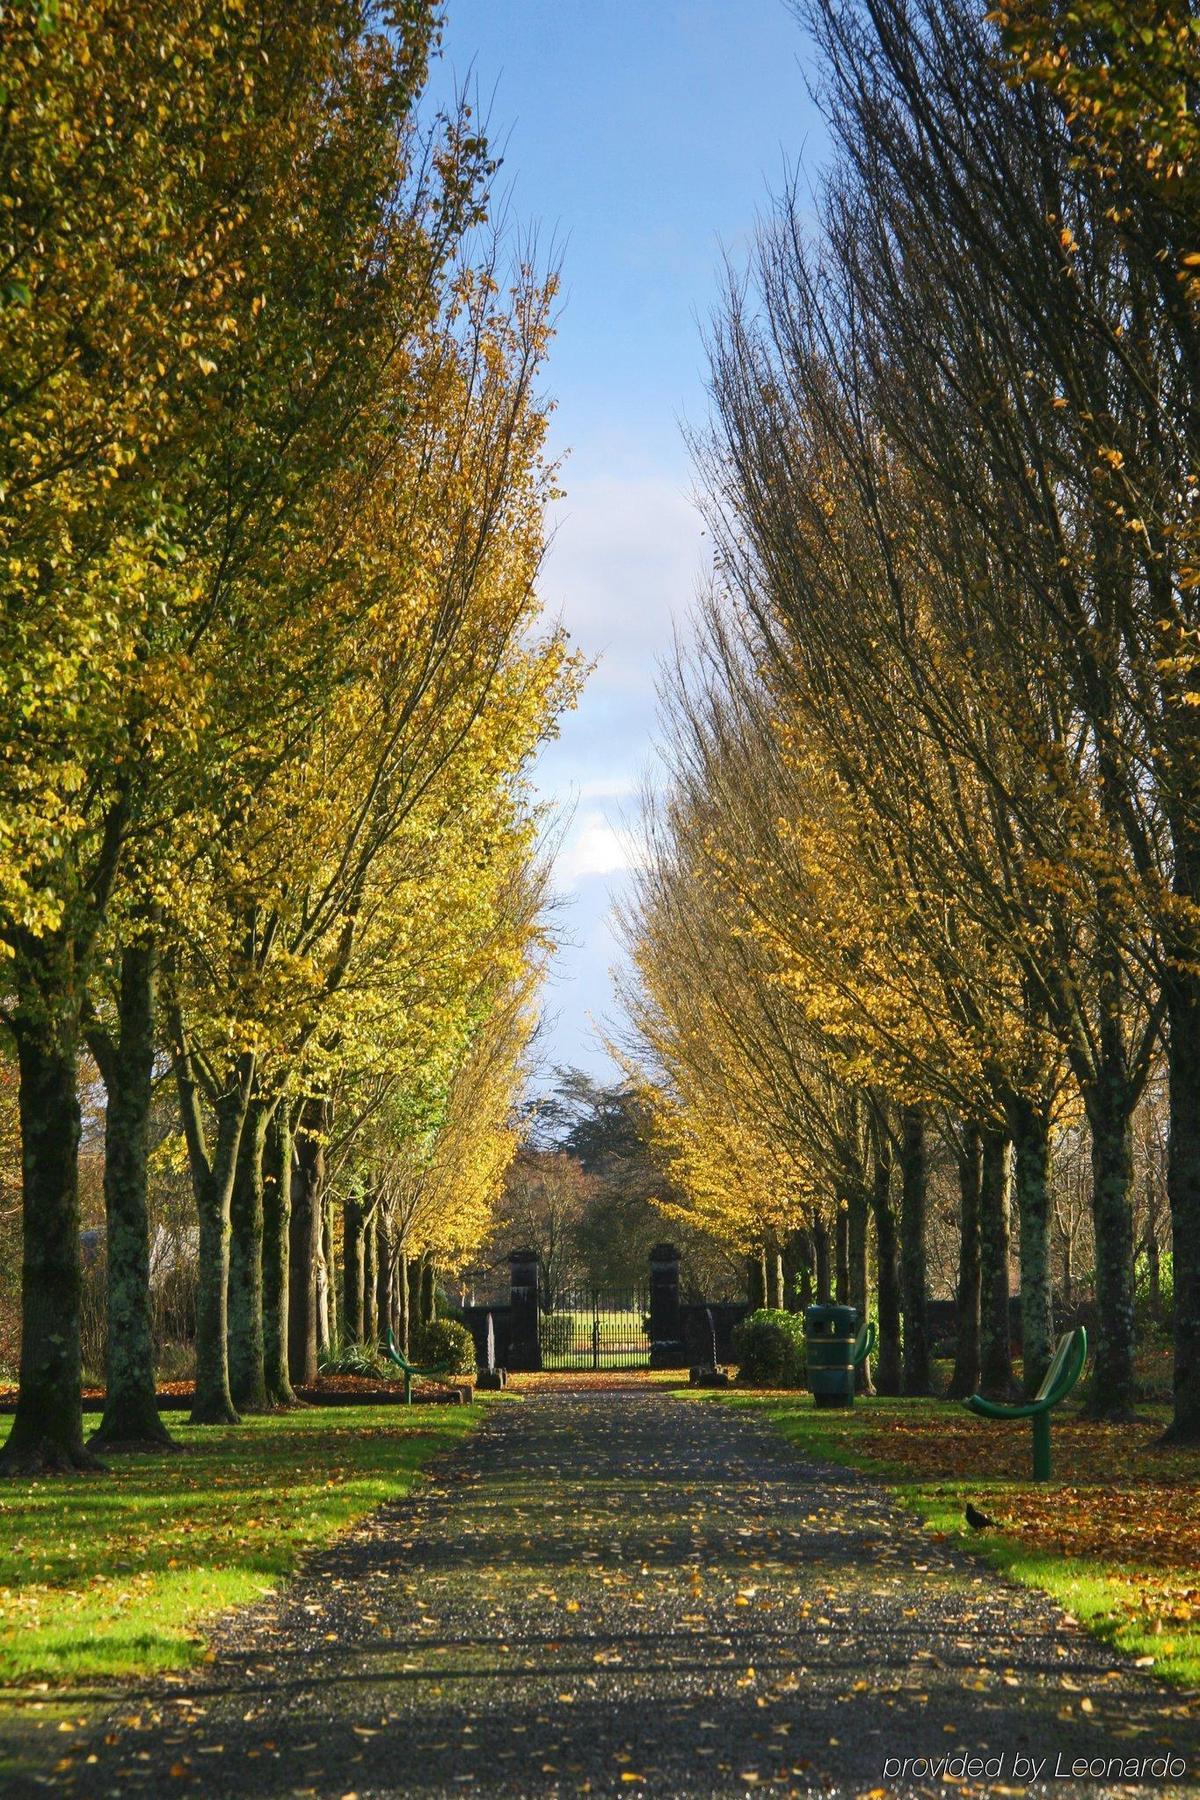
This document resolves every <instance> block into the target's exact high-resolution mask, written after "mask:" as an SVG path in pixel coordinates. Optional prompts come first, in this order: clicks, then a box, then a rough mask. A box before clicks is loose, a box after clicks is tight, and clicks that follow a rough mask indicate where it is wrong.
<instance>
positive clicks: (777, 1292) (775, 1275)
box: [766, 1240, 783, 1312]
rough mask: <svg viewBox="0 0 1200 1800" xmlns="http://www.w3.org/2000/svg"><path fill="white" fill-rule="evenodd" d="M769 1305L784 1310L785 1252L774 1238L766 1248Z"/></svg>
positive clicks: (777, 1309) (776, 1309)
mask: <svg viewBox="0 0 1200 1800" xmlns="http://www.w3.org/2000/svg"><path fill="white" fill-rule="evenodd" d="M766 1265H767V1305H768V1306H770V1307H773V1308H774V1310H775V1311H776V1312H782V1311H783V1254H782V1252H781V1251H780V1248H779V1245H778V1244H777V1243H775V1242H774V1241H773V1240H772V1242H771V1243H769V1244H768V1245H767V1249H766Z"/></svg>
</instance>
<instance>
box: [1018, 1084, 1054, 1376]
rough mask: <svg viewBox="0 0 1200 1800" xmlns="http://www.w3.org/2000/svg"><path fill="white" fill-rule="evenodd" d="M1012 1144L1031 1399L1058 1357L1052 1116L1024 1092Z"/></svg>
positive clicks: (1023, 1347)
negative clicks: (1052, 1259) (1052, 1219)
mask: <svg viewBox="0 0 1200 1800" xmlns="http://www.w3.org/2000/svg"><path fill="white" fill-rule="evenodd" d="M1008 1120H1009V1128H1010V1130H1011V1132H1012V1141H1013V1192H1014V1195H1015V1197H1016V1203H1017V1242H1018V1246H1019V1257H1020V1265H1021V1362H1022V1379H1023V1385H1024V1389H1025V1394H1026V1397H1027V1398H1032V1396H1033V1395H1034V1394H1036V1393H1037V1391H1038V1389H1039V1388H1040V1387H1041V1385H1042V1380H1043V1377H1044V1376H1045V1373H1046V1370H1047V1369H1048V1368H1049V1367H1050V1360H1051V1358H1052V1356H1053V1355H1054V1303H1053V1299H1054V1297H1053V1290H1052V1286H1051V1279H1050V1118H1049V1114H1048V1111H1047V1109H1046V1108H1045V1107H1043V1106H1039V1105H1036V1104H1035V1103H1034V1102H1033V1101H1032V1100H1030V1099H1029V1098H1028V1097H1027V1096H1026V1095H1024V1094H1015V1095H1013V1097H1012V1099H1011V1100H1010V1102H1009V1106H1008Z"/></svg>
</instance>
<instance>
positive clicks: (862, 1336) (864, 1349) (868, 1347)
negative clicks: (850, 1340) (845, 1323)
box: [850, 1319, 879, 1369]
mask: <svg viewBox="0 0 1200 1800" xmlns="http://www.w3.org/2000/svg"><path fill="white" fill-rule="evenodd" d="M878 1342H879V1332H878V1330H877V1328H876V1325H875V1321H874V1319H866V1320H864V1321H863V1323H862V1324H861V1325H860V1326H859V1328H858V1336H857V1337H856V1338H855V1340H854V1349H853V1350H852V1351H851V1352H850V1361H851V1364H852V1365H853V1367H854V1368H856V1369H861V1368H862V1366H863V1364H864V1363H865V1362H866V1360H867V1358H868V1356H874V1354H875V1346H876V1344H877V1343H878Z"/></svg>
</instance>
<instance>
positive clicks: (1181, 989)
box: [1167, 954, 1200, 1444]
mask: <svg viewBox="0 0 1200 1800" xmlns="http://www.w3.org/2000/svg"><path fill="white" fill-rule="evenodd" d="M1194 966H1195V956H1194V954H1193V955H1192V956H1191V957H1190V958H1189V959H1188V962H1187V964H1186V966H1185V967H1181V968H1179V969H1177V970H1175V971H1173V972H1172V975H1171V977H1170V980H1169V984H1168V987H1167V996H1168V1003H1169V1016H1170V1043H1169V1045H1168V1052H1167V1094H1168V1104H1169V1107H1170V1128H1169V1135H1168V1140H1167V1199H1168V1201H1169V1203H1170V1208H1171V1253H1172V1259H1173V1275H1174V1283H1175V1320H1174V1326H1173V1331H1174V1344H1175V1381H1174V1390H1175V1405H1174V1411H1173V1415H1172V1419H1171V1424H1170V1426H1169V1428H1168V1430H1167V1438H1168V1439H1169V1441H1170V1442H1172V1443H1176V1444H1200V977H1197V976H1196V975H1195V974H1192V973H1190V970H1191V969H1192V968H1194Z"/></svg>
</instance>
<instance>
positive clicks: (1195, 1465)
mask: <svg viewBox="0 0 1200 1800" xmlns="http://www.w3.org/2000/svg"><path fill="white" fill-rule="evenodd" d="M715 1397H717V1398H719V1399H720V1400H721V1402H722V1403H723V1404H726V1405H732V1406H736V1407H748V1408H752V1409H754V1410H757V1411H760V1412H762V1413H765V1415H766V1416H767V1418H769V1420H770V1421H771V1423H772V1425H774V1426H775V1427H776V1428H777V1429H778V1430H779V1431H781V1432H782V1433H783V1435H784V1436H785V1437H787V1438H788V1439H789V1440H790V1441H791V1442H792V1443H794V1444H795V1445H796V1446H797V1447H798V1448H799V1449H801V1450H802V1451H803V1452H805V1454H807V1455H810V1456H813V1457H824V1458H827V1459H828V1460H829V1461H831V1462H837V1463H842V1464H844V1465H846V1466H848V1467H850V1468H856V1469H862V1470H865V1471H866V1472H867V1473H869V1474H871V1475H874V1476H876V1477H878V1478H879V1479H880V1480H881V1481H883V1482H885V1483H886V1484H887V1485H888V1486H889V1487H890V1488H891V1489H892V1490H893V1492H894V1493H895V1494H896V1496H897V1498H898V1499H899V1500H901V1501H902V1502H903V1504H904V1505H906V1506H908V1507H911V1508H912V1509H913V1511H915V1512H916V1513H918V1514H919V1515H920V1517H921V1519H922V1520H923V1521H924V1524H925V1526H926V1528H927V1530H929V1531H930V1532H931V1533H932V1534H934V1535H935V1536H936V1537H937V1538H938V1539H939V1540H941V1541H947V1540H949V1541H951V1542H954V1543H957V1544H961V1545H962V1546H963V1547H964V1548H967V1549H970V1550H972V1551H975V1552H978V1553H980V1554H982V1555H983V1556H984V1557H985V1558H986V1559H987V1561H988V1562H990V1563H991V1565H992V1566H993V1567H994V1568H996V1569H999V1570H1000V1571H1001V1572H1002V1573H1003V1574H1005V1575H1007V1576H1008V1577H1009V1578H1010V1579H1011V1580H1013V1581H1017V1582H1020V1583H1021V1584H1022V1585H1023V1586H1025V1587H1034V1588H1040V1589H1042V1591H1043V1592H1045V1593H1047V1594H1049V1595H1050V1596H1051V1597H1052V1598H1053V1599H1054V1600H1056V1601H1057V1602H1058V1604H1059V1605H1060V1606H1062V1607H1063V1608H1064V1609H1065V1611H1066V1612H1068V1613H1070V1614H1071V1615H1072V1617H1074V1618H1075V1619H1078V1620H1079V1622H1080V1623H1081V1624H1082V1625H1085V1626H1086V1627H1087V1628H1088V1630H1090V1631H1092V1632H1094V1633H1095V1634H1096V1635H1097V1636H1099V1637H1102V1638H1104V1639H1106V1640H1107V1641H1108V1642H1109V1643H1111V1644H1113V1645H1114V1646H1115V1647H1116V1648H1117V1649H1119V1650H1122V1651H1124V1652H1125V1653H1126V1654H1128V1655H1130V1656H1133V1657H1135V1658H1137V1659H1139V1660H1142V1661H1144V1663H1145V1666H1146V1667H1151V1666H1153V1668H1154V1671H1155V1673H1156V1674H1157V1675H1161V1676H1164V1677H1165V1678H1166V1679H1168V1680H1170V1681H1173V1682H1176V1683H1178V1684H1180V1685H1182V1686H1184V1687H1191V1688H1200V1572H1198V1571H1200V1555H1198V1554H1197V1547H1198V1545H1200V1454H1197V1453H1196V1452H1195V1451H1180V1450H1166V1449H1163V1448H1162V1447H1161V1446H1160V1445H1159V1444H1158V1442H1157V1439H1158V1436H1159V1434H1160V1433H1161V1431H1162V1428H1163V1426H1164V1425H1165V1423H1166V1411H1165V1409H1155V1408H1147V1409H1146V1410H1145V1412H1144V1414H1143V1416H1141V1417H1140V1418H1139V1419H1138V1420H1137V1421H1136V1422H1135V1423H1133V1424H1130V1425H1093V1424H1090V1423H1088V1422H1086V1421H1084V1420H1082V1419H1080V1418H1079V1417H1078V1416H1066V1417H1064V1416H1062V1415H1059V1416H1058V1417H1057V1420H1056V1424H1055V1428H1054V1437H1053V1447H1054V1470H1055V1480H1053V1481H1051V1482H1048V1483H1033V1482H1031V1481H1029V1480H1027V1479H1025V1474H1026V1472H1027V1470H1028V1458H1029V1427H1028V1426H1022V1425H1015V1424H1005V1423H1000V1422H997V1423H991V1422H988V1421H985V1420H982V1419H975V1418H973V1417H971V1416H970V1415H969V1414H967V1413H966V1412H964V1411H963V1409H962V1408H961V1407H959V1406H957V1405H956V1404H953V1403H950V1402H946V1401H940V1400H884V1399H870V1400H859V1401H857V1402H856V1404H855V1405H854V1407H853V1409H851V1410H848V1411H845V1412H842V1411H829V1410H824V1409H822V1410H821V1411H818V1410H817V1409H816V1408H815V1407H814V1406H813V1403H812V1400H811V1398H810V1397H809V1396H808V1395H807V1394H795V1395H792V1394H787V1395H785V1394H780V1393H773V1394H748V1393H730V1394H721V1395H719V1396H715ZM968 1500H971V1501H973V1502H974V1504H975V1505H976V1506H977V1507H978V1508H979V1509H980V1510H981V1511H982V1512H984V1513H986V1514H987V1516H988V1517H989V1518H991V1519H993V1520H995V1521H996V1523H997V1526H998V1527H999V1529H997V1530H995V1531H991V1530H988V1531H979V1532H976V1531H972V1530H970V1529H969V1527H968V1526H967V1525H966V1523H965V1520H964V1517H963V1508H964V1506H965V1504H966V1502H967V1501H968Z"/></svg>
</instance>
